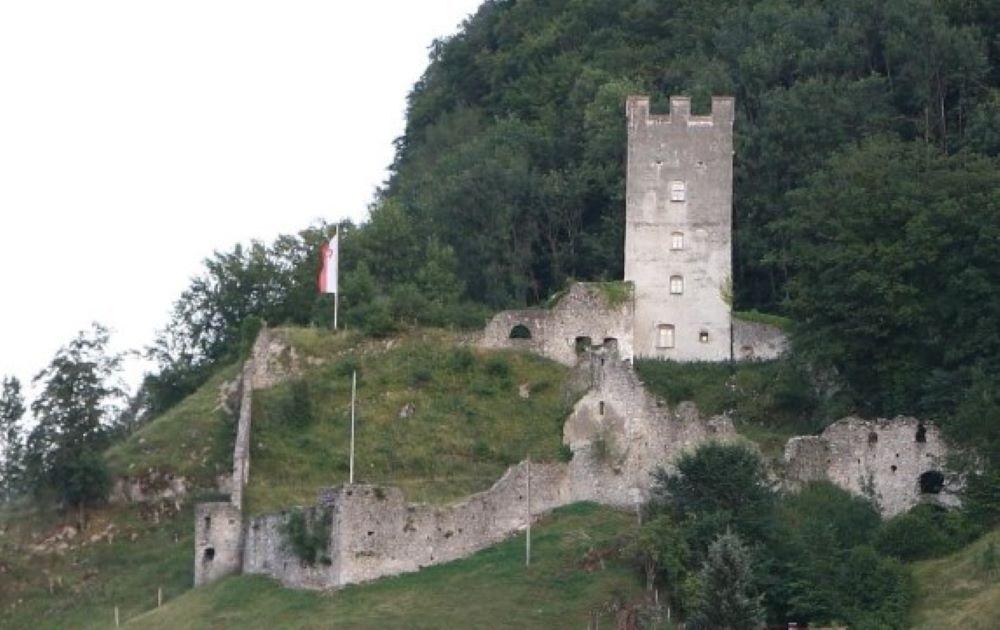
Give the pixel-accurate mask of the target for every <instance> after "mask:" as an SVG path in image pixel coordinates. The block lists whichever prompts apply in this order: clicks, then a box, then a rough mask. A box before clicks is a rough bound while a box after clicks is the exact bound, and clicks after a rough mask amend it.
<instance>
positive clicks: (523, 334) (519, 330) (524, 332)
mask: <svg viewBox="0 0 1000 630" xmlns="http://www.w3.org/2000/svg"><path fill="white" fill-rule="evenodd" d="M510 338H511V339H531V331H530V330H529V329H528V327H527V326H525V325H524V324H518V325H517V326H514V327H513V328H511V329H510Z"/></svg>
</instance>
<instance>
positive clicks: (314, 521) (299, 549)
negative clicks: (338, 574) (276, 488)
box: [282, 508, 333, 566]
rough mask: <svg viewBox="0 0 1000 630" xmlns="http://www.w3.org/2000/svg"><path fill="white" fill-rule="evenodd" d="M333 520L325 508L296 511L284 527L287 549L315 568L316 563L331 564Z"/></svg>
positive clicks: (289, 516)
mask: <svg viewBox="0 0 1000 630" xmlns="http://www.w3.org/2000/svg"><path fill="white" fill-rule="evenodd" d="M332 518H333V514H332V513H331V512H330V510H329V509H325V508H323V509H321V508H317V509H315V510H300V509H297V510H294V511H293V512H292V513H291V514H289V515H288V520H287V521H285V524H284V526H283V527H282V534H283V535H284V543H285V545H286V548H288V549H290V550H291V551H292V553H294V554H295V556H296V557H297V558H298V559H299V560H301V561H302V562H303V563H305V564H307V565H309V566H314V565H315V564H316V562H321V563H323V564H330V562H331V560H330V557H329V556H328V555H327V552H328V551H329V544H330V524H331V521H332Z"/></svg>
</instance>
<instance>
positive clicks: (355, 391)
mask: <svg viewBox="0 0 1000 630" xmlns="http://www.w3.org/2000/svg"><path fill="white" fill-rule="evenodd" d="M357 395H358V371H357V370H354V373H353V374H352V375H351V472H350V480H349V481H348V483H354V404H355V400H356V399H357Z"/></svg>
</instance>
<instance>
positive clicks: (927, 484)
mask: <svg viewBox="0 0 1000 630" xmlns="http://www.w3.org/2000/svg"><path fill="white" fill-rule="evenodd" d="M919 483H920V492H922V493H924V494H938V493H939V492H941V489H942V488H944V475H943V474H941V471H939V470H928V471H927V472H925V473H924V474H922V475H920V479H919Z"/></svg>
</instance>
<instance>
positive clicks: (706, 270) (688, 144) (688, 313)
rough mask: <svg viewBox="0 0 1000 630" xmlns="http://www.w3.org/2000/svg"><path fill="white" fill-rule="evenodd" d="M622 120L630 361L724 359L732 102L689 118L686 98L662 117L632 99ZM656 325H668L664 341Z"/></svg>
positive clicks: (719, 100) (644, 101)
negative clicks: (674, 285)
mask: <svg viewBox="0 0 1000 630" xmlns="http://www.w3.org/2000/svg"><path fill="white" fill-rule="evenodd" d="M626 113H627V117H628V165H627V171H628V172H627V175H626V191H625V280H628V281H632V282H634V284H635V340H634V344H635V353H636V356H640V357H659V358H667V359H672V360H675V361H692V360H701V361H725V360H728V359H729V358H730V308H729V302H728V300H727V295H728V294H729V293H730V292H731V282H732V206H733V99H732V98H727V97H713V98H712V113H711V115H709V116H694V115H692V114H691V100H690V99H689V98H687V97H677V96H674V97H671V98H670V114H669V115H663V116H661V115H655V114H652V113H651V112H650V108H649V98H648V97H645V96H631V97H629V99H628V102H627V103H626ZM675 235H676V236H677V237H678V238H679V241H675V238H674V237H675ZM674 276H677V277H679V278H682V282H683V290H682V291H681V292H680V293H676V292H674V291H672V289H671V278H672V277H674ZM661 326H666V327H670V326H672V327H673V328H672V329H671V330H672V331H673V332H672V334H671V335H670V337H672V339H671V340H670V341H669V342H665V341H666V340H665V339H663V338H661V337H660V334H659V333H658V330H659V328H660V327H661Z"/></svg>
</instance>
